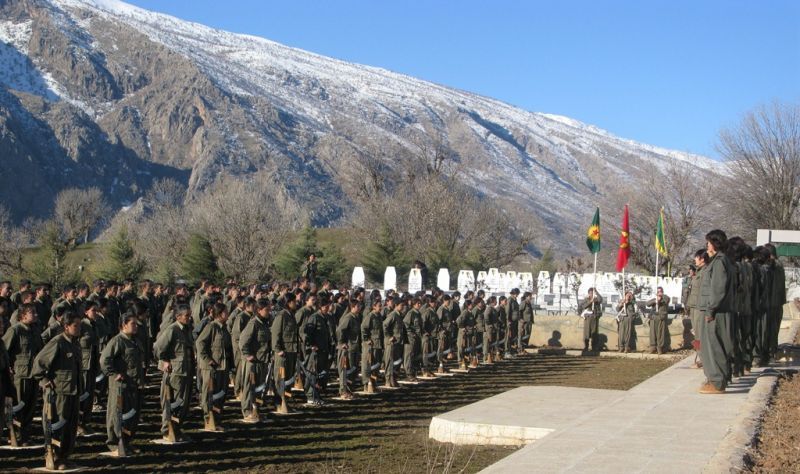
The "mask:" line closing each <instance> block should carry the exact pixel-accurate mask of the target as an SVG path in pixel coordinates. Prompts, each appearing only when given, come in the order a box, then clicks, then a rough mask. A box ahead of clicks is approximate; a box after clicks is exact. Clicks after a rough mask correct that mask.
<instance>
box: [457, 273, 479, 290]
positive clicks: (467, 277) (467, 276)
mask: <svg viewBox="0 0 800 474" xmlns="http://www.w3.org/2000/svg"><path fill="white" fill-rule="evenodd" d="M458 291H460V292H461V293H466V292H468V291H475V272H473V271H472V270H461V271H459V272H458Z"/></svg>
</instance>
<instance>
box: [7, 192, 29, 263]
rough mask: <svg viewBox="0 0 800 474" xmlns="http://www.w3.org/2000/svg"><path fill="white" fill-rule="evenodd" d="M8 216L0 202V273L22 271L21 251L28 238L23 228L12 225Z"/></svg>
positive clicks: (25, 245)
mask: <svg viewBox="0 0 800 474" xmlns="http://www.w3.org/2000/svg"><path fill="white" fill-rule="evenodd" d="M10 216H11V215H10V213H9V212H8V209H6V207H5V206H3V205H2V204H0V273H4V274H11V273H19V272H22V271H23V268H22V251H23V249H25V247H27V244H28V240H29V239H28V237H27V235H26V233H25V231H24V229H23V228H21V227H15V226H13V225H12V223H11V217H10Z"/></svg>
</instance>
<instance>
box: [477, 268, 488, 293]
mask: <svg viewBox="0 0 800 474" xmlns="http://www.w3.org/2000/svg"><path fill="white" fill-rule="evenodd" d="M488 278H489V276H488V275H487V273H486V272H485V271H483V270H481V271H479V272H478V281H477V282H475V289H476V290H486V288H488V282H487V279H488Z"/></svg>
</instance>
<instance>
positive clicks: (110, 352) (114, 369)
mask: <svg viewBox="0 0 800 474" xmlns="http://www.w3.org/2000/svg"><path fill="white" fill-rule="evenodd" d="M100 370H102V371H103V373H104V374H105V375H106V377H108V379H109V380H110V381H111V383H116V381H115V379H116V377H117V375H122V376H123V380H122V382H123V383H125V384H126V385H128V386H131V387H143V386H144V348H142V347H141V346H140V345H139V343H138V342H137V341H136V340H135V339H134V338H132V337H130V336H128V335H126V334H125V333H119V334H117V335H116V336H114V337H113V338H111V340H110V341H109V342H108V344H106V347H105V348H104V349H103V353H102V354H101V355H100Z"/></svg>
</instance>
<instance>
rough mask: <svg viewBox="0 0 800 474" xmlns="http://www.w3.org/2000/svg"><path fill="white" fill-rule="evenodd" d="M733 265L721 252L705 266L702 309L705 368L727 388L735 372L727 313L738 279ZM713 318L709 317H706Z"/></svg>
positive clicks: (716, 383)
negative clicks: (731, 358) (735, 278)
mask: <svg viewBox="0 0 800 474" xmlns="http://www.w3.org/2000/svg"><path fill="white" fill-rule="evenodd" d="M731 267H732V265H731V262H730V260H728V257H726V256H725V255H723V254H721V253H717V254H716V255H714V257H712V259H711V261H710V262H709V263H708V264H707V265H706V266H705V270H704V271H703V273H702V276H703V277H702V282H701V285H702V287H701V292H700V309H701V311H702V312H703V317H704V326H703V331H702V336H703V339H702V340H701V343H700V345H701V355H702V358H703V372H705V375H706V379H708V382H709V383H711V384H713V385H714V387H716V388H717V390H724V389H725V387H726V386H727V384H728V380H729V379H730V376H731V366H730V363H729V353H728V352H726V350H727V349H728V346H727V343H728V338H729V334H728V332H727V329H728V328H727V317H728V314H729V312H730V311H731V309H732V305H733V298H734V291H735V290H734V281H733V278H731V276H732V274H733V272H732V268H731ZM709 317H710V318H713V319H712V320H711V321H706V320H705V318H709Z"/></svg>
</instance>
